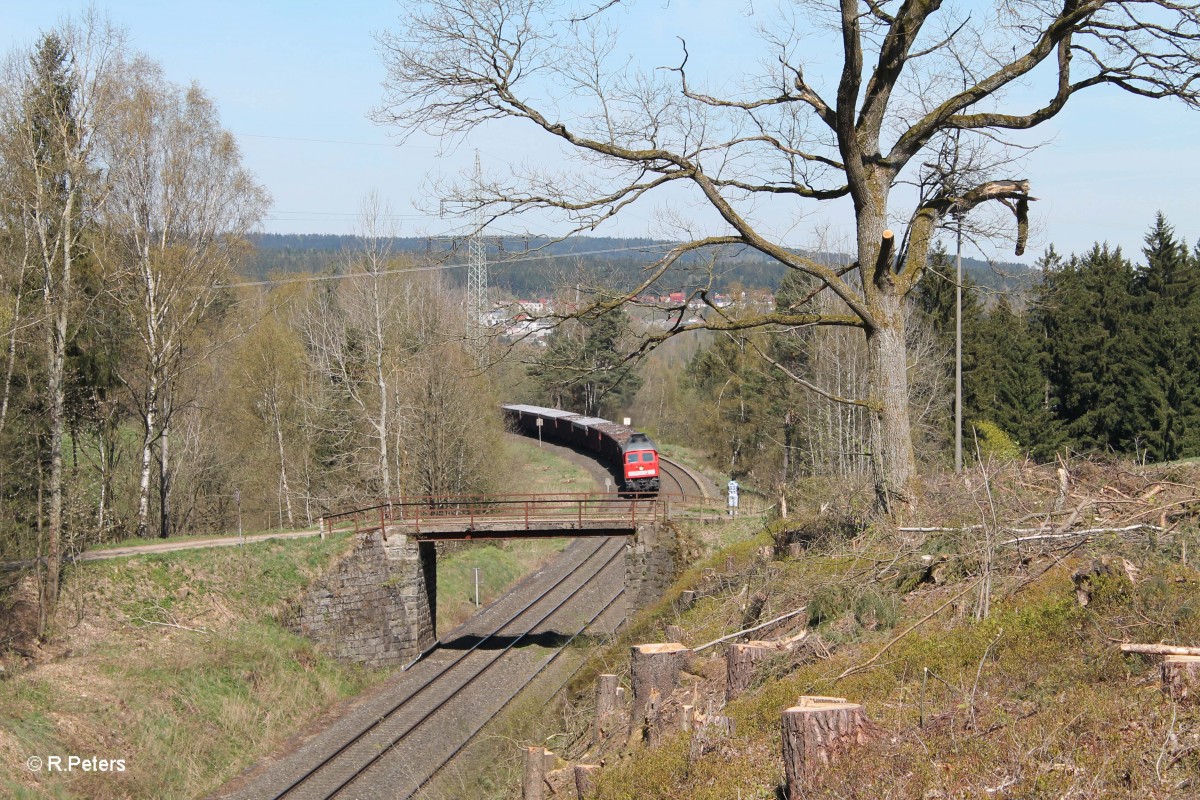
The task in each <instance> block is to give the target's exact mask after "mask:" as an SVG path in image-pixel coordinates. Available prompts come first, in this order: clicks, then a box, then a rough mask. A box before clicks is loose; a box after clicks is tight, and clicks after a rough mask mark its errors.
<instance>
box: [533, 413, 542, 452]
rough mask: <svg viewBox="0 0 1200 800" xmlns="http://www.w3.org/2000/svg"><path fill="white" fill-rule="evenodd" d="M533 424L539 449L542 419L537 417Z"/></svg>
mask: <svg viewBox="0 0 1200 800" xmlns="http://www.w3.org/2000/svg"><path fill="white" fill-rule="evenodd" d="M534 424H535V425H537V429H538V447H541V446H542V418H541V417H538V418H537V419H536V420H534Z"/></svg>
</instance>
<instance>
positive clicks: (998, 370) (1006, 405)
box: [968, 295, 1061, 459]
mask: <svg viewBox="0 0 1200 800" xmlns="http://www.w3.org/2000/svg"><path fill="white" fill-rule="evenodd" d="M979 338H980V340H981V346H986V347H987V348H988V354H987V357H986V358H982V359H981V360H980V365H979V369H978V370H976V373H975V376H976V381H975V383H976V386H977V388H976V393H975V399H976V403H977V405H976V406H975V407H973V408H971V414H970V416H969V417H968V419H970V420H987V421H990V422H992V423H994V424H996V425H998V426H999V427H1000V428H1001V429H1002V430H1003V431H1004V432H1005V433H1007V434H1009V435H1010V436H1011V437H1012V438H1013V439H1015V440H1016V442H1017V443H1018V444H1019V445H1020V446H1021V448H1022V450H1024V451H1025V452H1028V453H1030V454H1031V455H1033V456H1034V457H1035V458H1038V459H1045V458H1049V457H1050V456H1052V455H1053V453H1054V452H1055V450H1056V449H1057V447H1058V445H1059V442H1060V439H1061V432H1060V430H1059V426H1058V425H1057V423H1056V421H1055V419H1054V417H1053V415H1052V414H1051V412H1050V410H1049V409H1048V408H1047V407H1046V398H1045V395H1046V392H1045V388H1046V379H1045V376H1044V374H1043V353H1042V347H1041V342H1040V341H1039V337H1038V336H1037V334H1036V331H1035V329H1034V326H1033V323H1032V322H1031V320H1030V318H1029V317H1028V315H1026V314H1024V313H1020V312H1018V311H1015V310H1014V309H1013V307H1012V305H1011V304H1010V303H1009V301H1008V298H1007V297H1005V296H1003V295H1002V296H1001V297H1000V299H999V300H998V301H997V303H996V306H995V308H993V309H992V310H991V312H989V313H988V315H987V316H986V318H985V319H984V320H983V322H982V324H981V325H980V330H979Z"/></svg>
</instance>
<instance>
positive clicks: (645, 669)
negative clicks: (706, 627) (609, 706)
mask: <svg viewBox="0 0 1200 800" xmlns="http://www.w3.org/2000/svg"><path fill="white" fill-rule="evenodd" d="M691 653H692V651H691V650H689V649H688V648H686V647H684V646H683V645H681V644H676V643H667V644H638V645H634V646H633V647H632V648H631V652H630V664H629V668H630V682H631V683H632V684H633V713H632V715H631V717H630V724H631V725H632V726H633V731H634V732H636V731H638V730H640V729H641V728H642V725H643V723H644V722H645V717H646V706H647V705H648V704H649V702H650V696H651V692H652V691H656V692H658V693H659V695H660V696H661V697H663V698H665V697H667V696H668V695H669V694H671V692H672V691H674V690H675V687H676V686H677V685H678V684H679V671H680V670H681V669H682V668H683V665H684V664H685V663H686V661H687V658H688V656H690V655H691Z"/></svg>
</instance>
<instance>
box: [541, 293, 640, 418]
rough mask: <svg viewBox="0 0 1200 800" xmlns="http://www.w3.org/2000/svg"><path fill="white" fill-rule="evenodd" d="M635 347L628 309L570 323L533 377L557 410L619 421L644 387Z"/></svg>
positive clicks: (562, 327)
mask: <svg viewBox="0 0 1200 800" xmlns="http://www.w3.org/2000/svg"><path fill="white" fill-rule="evenodd" d="M634 347H635V344H634V342H633V336H632V330H631V327H630V321H629V315H628V314H626V313H625V311H624V310H623V309H617V310H614V311H609V312H607V313H604V314H601V315H599V316H597V317H593V318H590V319H586V320H571V321H569V322H567V323H566V324H564V325H562V326H560V327H559V328H558V330H556V331H555V334H554V337H553V339H551V341H550V346H549V348H548V349H547V351H546V354H545V356H544V357H543V358H541V359H539V361H538V362H537V364H535V365H534V366H533V367H532V368H531V369H530V375H531V376H532V377H533V378H535V379H536V380H537V382H538V384H539V385H540V386H541V389H542V392H543V395H544V396H546V397H547V402H550V403H551V404H553V405H554V407H555V408H566V409H569V410H572V411H578V412H579V413H582V414H586V415H587V416H597V415H609V416H615V415H616V412H617V411H619V410H620V409H621V408H623V407H624V406H626V405H627V404H628V403H629V401H630V400H631V399H632V398H633V396H634V395H635V394H636V393H637V390H638V388H639V387H640V386H641V385H642V378H641V375H639V374H638V371H637V363H636V361H634V360H632V355H633V350H634Z"/></svg>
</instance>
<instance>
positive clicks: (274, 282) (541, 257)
mask: <svg viewBox="0 0 1200 800" xmlns="http://www.w3.org/2000/svg"><path fill="white" fill-rule="evenodd" d="M675 246H676V245H674V244H671V243H667V242H664V243H662V244H647V245H639V246H636V247H610V248H607V249H604V250H585V251H583V252H579V253H539V254H537V255H529V256H521V257H519V258H508V259H505V260H503V261H497V262H496V263H497V264H521V263H524V262H527V261H549V260H551V259H555V258H574V257H576V256H598V255H607V254H608V253H627V252H633V251H646V250H669V249H670V248H672V247H675ZM468 266H470V264H469V263H468V262H462V263H457V264H430V265H427V266H423V267H398V268H396V269H387V270H383V271H381V272H349V273H346V272H343V273H338V274H336V275H298V276H296V277H294V278H275V279H266V280H261V281H239V282H237V283H221V284H217V285H216V286H215V287H214V288H216V289H239V288H243V287H247V288H248V287H252V286H282V285H285V284H289V283H315V282H318V281H340V280H345V279H347V278H361V277H364V276H366V275H403V274H405V273H410V272H437V271H438V270H450V269H464V268H466V267H468Z"/></svg>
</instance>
